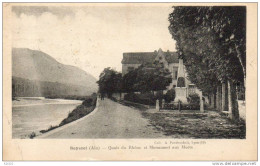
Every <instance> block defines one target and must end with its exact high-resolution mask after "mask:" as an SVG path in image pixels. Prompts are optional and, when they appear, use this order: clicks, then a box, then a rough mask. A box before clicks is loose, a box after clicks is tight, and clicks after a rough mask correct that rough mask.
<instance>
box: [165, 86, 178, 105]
mask: <svg viewBox="0 0 260 166" xmlns="http://www.w3.org/2000/svg"><path fill="white" fill-rule="evenodd" d="M174 99H175V89H170V90H168V91H167V92H166V94H165V95H164V100H165V102H166V103H170V102H171V101H174Z"/></svg>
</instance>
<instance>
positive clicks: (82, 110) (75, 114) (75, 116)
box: [29, 95, 97, 138]
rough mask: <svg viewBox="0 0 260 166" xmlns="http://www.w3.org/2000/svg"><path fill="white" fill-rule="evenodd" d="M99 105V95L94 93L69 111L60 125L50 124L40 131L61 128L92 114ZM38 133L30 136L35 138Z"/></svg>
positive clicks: (45, 131) (46, 131)
mask: <svg viewBox="0 0 260 166" xmlns="http://www.w3.org/2000/svg"><path fill="white" fill-rule="evenodd" d="M96 105H97V96H96V95H92V96H90V97H88V98H86V99H85V100H84V101H83V102H82V104H81V105H79V106H78V107H76V108H75V109H74V110H73V111H72V112H69V114H68V116H67V118H65V119H63V120H62V121H61V122H60V124H59V125H57V126H50V127H49V128H48V129H46V130H41V131H40V133H42V134H44V133H48V132H50V131H51V130H54V129H56V128H60V127H62V126H64V125H66V124H68V123H71V122H74V121H77V120H79V119H81V118H82V117H85V116H86V115H88V114H90V113H91V112H92V111H94V109H95V108H96ZM35 136H36V134H35V133H32V134H31V135H30V136H29V137H30V138H33V137H35Z"/></svg>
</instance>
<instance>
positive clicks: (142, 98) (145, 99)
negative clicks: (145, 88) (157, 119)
mask: <svg viewBox="0 0 260 166" xmlns="http://www.w3.org/2000/svg"><path fill="white" fill-rule="evenodd" d="M124 100H127V101H131V102H135V103H140V104H145V105H155V101H156V98H155V96H154V95H153V94H152V93H143V94H142V93H141V94H135V93H128V94H126V95H125V96H124Z"/></svg>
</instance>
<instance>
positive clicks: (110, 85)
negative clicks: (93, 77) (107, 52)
mask: <svg viewBox="0 0 260 166" xmlns="http://www.w3.org/2000/svg"><path fill="white" fill-rule="evenodd" d="M97 83H98V86H99V92H100V93H106V94H107V95H108V97H111V96H112V94H113V93H116V92H121V89H122V86H121V85H122V74H121V73H119V72H117V71H115V70H113V69H111V68H110V67H108V68H105V69H104V70H103V71H102V73H101V74H100V76H99V80H98V81H97Z"/></svg>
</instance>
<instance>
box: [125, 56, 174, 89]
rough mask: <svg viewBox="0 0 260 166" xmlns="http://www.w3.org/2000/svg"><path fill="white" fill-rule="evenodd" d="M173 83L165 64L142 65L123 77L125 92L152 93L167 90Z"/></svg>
mask: <svg viewBox="0 0 260 166" xmlns="http://www.w3.org/2000/svg"><path fill="white" fill-rule="evenodd" d="M171 81H172V77H171V73H170V72H169V70H168V69H166V68H165V67H164V65H163V63H159V62H158V61H155V62H154V63H152V64H142V65H141V66H139V67H138V68H137V69H135V70H133V71H130V72H129V73H127V74H125V75H124V77H123V88H124V91H125V92H135V91H139V92H150V91H159V90H164V89H166V87H167V86H169V84H170V83H171Z"/></svg>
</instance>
